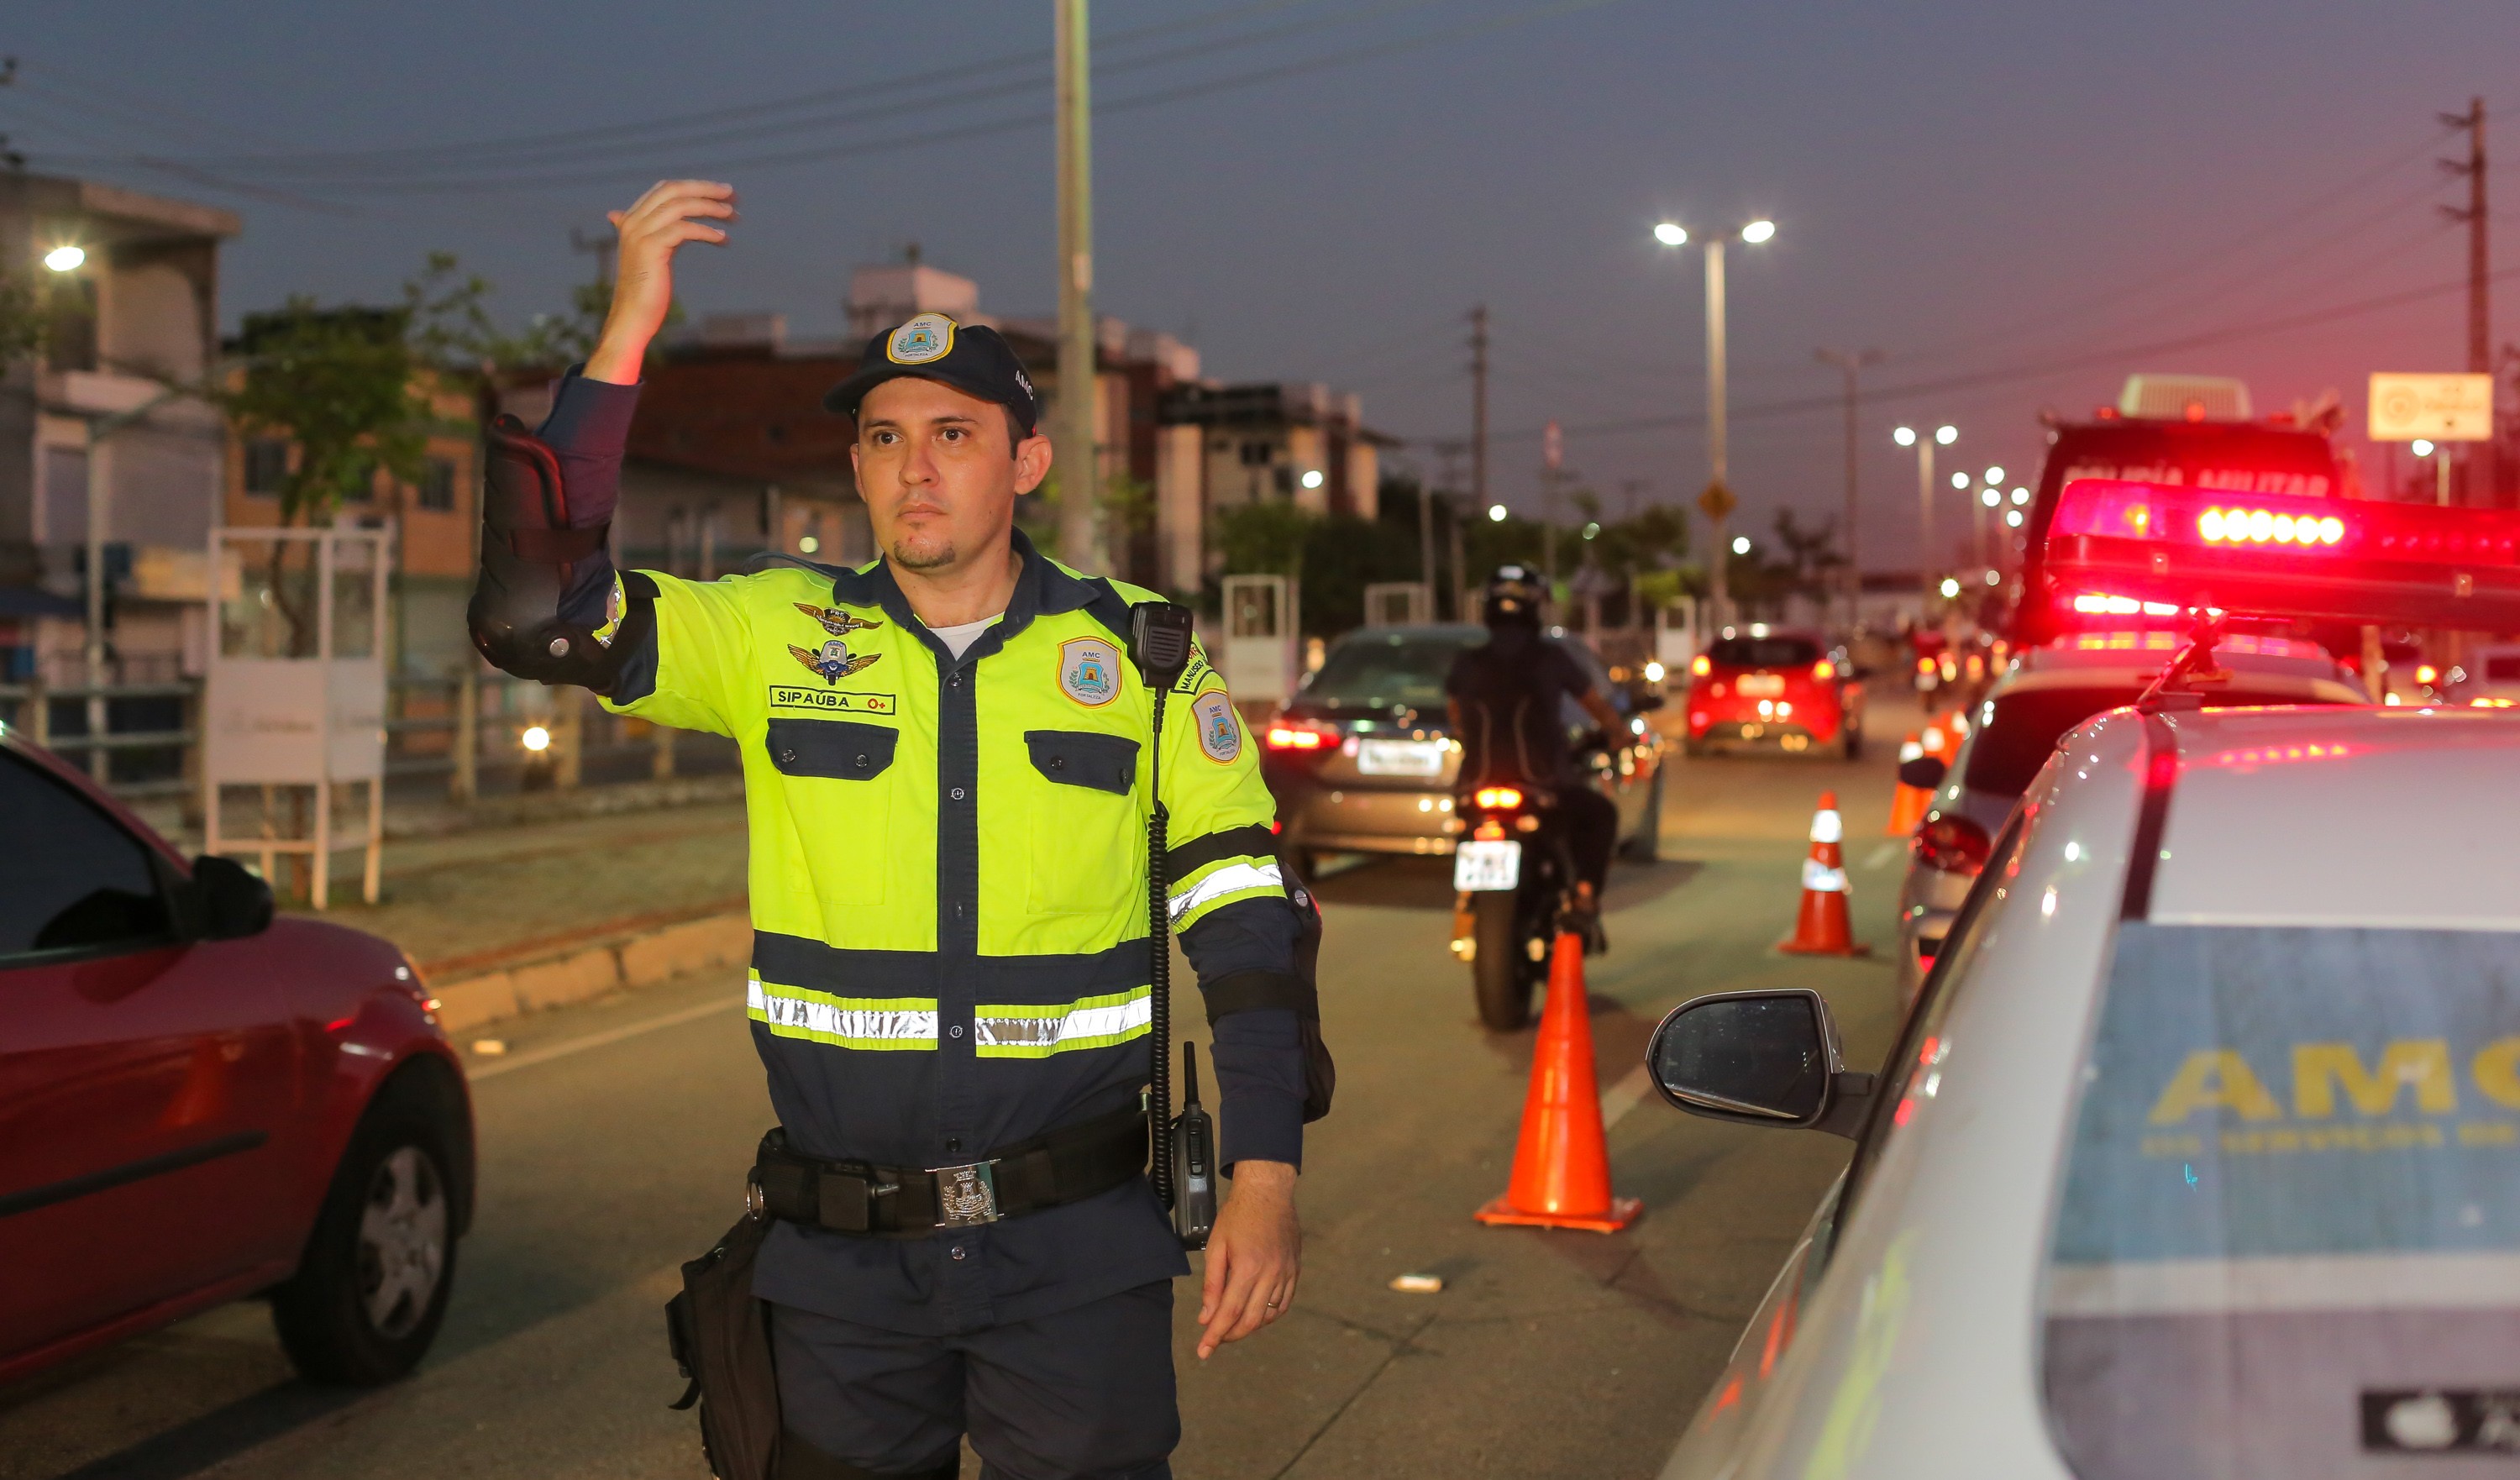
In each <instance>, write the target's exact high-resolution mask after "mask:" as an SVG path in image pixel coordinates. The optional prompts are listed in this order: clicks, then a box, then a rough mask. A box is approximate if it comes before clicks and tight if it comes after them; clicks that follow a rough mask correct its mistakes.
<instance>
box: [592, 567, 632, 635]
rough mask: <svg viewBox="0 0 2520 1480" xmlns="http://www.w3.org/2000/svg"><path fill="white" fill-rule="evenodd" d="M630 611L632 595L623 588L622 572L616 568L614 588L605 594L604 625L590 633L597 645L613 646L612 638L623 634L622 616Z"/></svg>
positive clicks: (613, 580) (613, 575)
mask: <svg viewBox="0 0 2520 1480" xmlns="http://www.w3.org/2000/svg"><path fill="white" fill-rule="evenodd" d="M629 611H630V597H629V594H628V593H627V592H625V591H623V590H622V589H621V572H619V571H617V570H616V571H614V572H612V589H611V590H609V591H607V592H606V593H605V594H604V625H603V626H601V627H598V628H596V629H595V631H593V632H592V633H590V634H588V635H589V636H591V637H593V638H594V639H595V646H597V647H599V648H609V647H611V646H612V640H613V639H614V638H616V637H618V636H620V635H621V618H622V617H624V616H626V615H628V614H629Z"/></svg>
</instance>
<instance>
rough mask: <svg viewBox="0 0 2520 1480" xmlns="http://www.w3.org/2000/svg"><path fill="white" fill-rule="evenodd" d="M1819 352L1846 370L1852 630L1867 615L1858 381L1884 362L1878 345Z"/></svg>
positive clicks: (1848, 602) (1847, 545) (1847, 541)
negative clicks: (1860, 546) (1859, 534)
mask: <svg viewBox="0 0 2520 1480" xmlns="http://www.w3.org/2000/svg"><path fill="white" fill-rule="evenodd" d="M1816 353H1817V354H1818V356H1819V358H1820V362H1821V363H1822V364H1823V365H1834V366H1836V367H1837V368H1838V369H1839V370H1841V371H1843V372H1845V375H1846V526H1845V528H1846V534H1845V536H1844V540H1845V544H1844V548H1845V551H1846V626H1847V630H1848V631H1850V632H1852V631H1853V630H1854V629H1855V624H1856V623H1857V622H1858V621H1860V620H1861V619H1862V618H1863V615H1864V565H1863V562H1862V561H1859V560H1858V559H1857V558H1856V553H1855V552H1856V544H1855V521H1856V510H1857V508H1858V507H1859V506H1858V503H1857V500H1856V475H1855V470H1856V464H1857V462H1858V459H1857V457H1856V450H1855V424H1856V406H1857V400H1858V397H1859V394H1860V391H1859V388H1858V386H1857V384H1856V379H1857V377H1858V376H1859V375H1861V374H1862V373H1863V371H1864V368H1865V367H1866V366H1868V365H1878V364H1880V363H1881V351H1879V350H1877V349H1823V350H1819V351H1816Z"/></svg>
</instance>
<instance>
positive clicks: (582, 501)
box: [535, 365, 653, 667]
mask: <svg viewBox="0 0 2520 1480" xmlns="http://www.w3.org/2000/svg"><path fill="white" fill-rule="evenodd" d="M584 368H585V367H583V366H579V365H572V366H570V367H569V368H568V373H567V374H566V375H563V376H562V377H561V382H560V389H559V391H558V393H556V394H555V395H554V396H553V397H552V409H551V415H550V416H548V417H545V418H544V419H543V425H542V426H541V427H540V428H539V429H538V430H537V431H536V433H535V435H537V436H539V437H541V438H542V439H543V441H544V443H545V444H546V445H548V446H549V447H550V448H551V450H552V452H553V454H554V455H555V456H556V457H558V458H559V459H560V475H561V486H562V487H563V488H565V489H567V490H568V522H569V527H571V528H573V529H594V528H597V527H600V526H601V525H604V524H606V523H608V522H610V521H611V518H612V515H613V512H614V510H615V509H616V508H618V507H619V505H620V503H621V458H622V454H623V452H624V451H625V450H626V449H627V448H628V447H629V445H630V419H631V417H632V415H633V414H635V413H636V412H637V411H638V409H639V387H638V386H636V385H615V384H613V383H611V382H610V381H590V380H588V379H587V378H586V377H585V376H584V375H582V374H580V373H579V372H580V371H581V370H583V369H584ZM614 574H615V571H614V570H613V567H612V558H611V556H610V555H609V554H608V553H607V552H604V551H598V552H596V554H595V555H594V556H592V557H591V558H589V559H587V560H583V561H578V562H577V564H576V566H575V567H574V568H573V569H572V570H571V571H570V576H569V583H568V590H567V591H566V592H565V593H563V594H562V597H561V608H560V614H561V617H562V620H563V621H583V622H586V623H587V624H588V625H590V626H591V625H594V624H595V623H598V622H601V621H603V620H604V617H603V612H604V605H605V601H606V599H607V598H608V597H609V596H610V595H611V593H612V580H613V576H614ZM649 666H650V667H652V666H653V665H652V664H650V665H649Z"/></svg>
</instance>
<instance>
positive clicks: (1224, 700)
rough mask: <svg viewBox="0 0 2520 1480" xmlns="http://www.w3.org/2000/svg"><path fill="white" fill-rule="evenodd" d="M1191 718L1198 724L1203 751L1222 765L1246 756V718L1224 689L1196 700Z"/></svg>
mask: <svg viewBox="0 0 2520 1480" xmlns="http://www.w3.org/2000/svg"><path fill="white" fill-rule="evenodd" d="M1190 712H1191V717H1192V718H1193V719H1194V720H1196V721H1197V722H1198V748H1199V752H1200V753H1201V754H1203V755H1205V756H1206V757H1207V758H1208V759H1209V760H1212V761H1214V762H1216V763H1217V764H1218V765H1220V766H1225V765H1232V764H1233V763H1234V761H1235V759H1236V758H1237V757H1238V756H1240V755H1241V754H1242V716H1240V715H1238V714H1237V713H1235V712H1234V700H1233V699H1232V698H1230V697H1228V696H1227V695H1226V692H1225V691H1224V690H1222V689H1211V690H1209V691H1208V692H1207V693H1205V694H1202V695H1199V696H1198V697H1197V698H1196V699H1194V700H1193V701H1192V703H1191V706H1190Z"/></svg>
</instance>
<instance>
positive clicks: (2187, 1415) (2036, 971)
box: [1646, 479, 2520, 1480]
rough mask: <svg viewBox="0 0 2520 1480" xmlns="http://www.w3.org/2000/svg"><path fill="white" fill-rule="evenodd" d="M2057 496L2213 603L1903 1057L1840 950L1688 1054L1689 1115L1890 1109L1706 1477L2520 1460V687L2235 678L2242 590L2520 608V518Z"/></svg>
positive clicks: (2240, 1469)
mask: <svg viewBox="0 0 2520 1480" xmlns="http://www.w3.org/2000/svg"><path fill="white" fill-rule="evenodd" d="M2050 513H2051V517H2050V518H2049V519H2048V523H2047V527H2046V531H2045V541H2046V543H2045V547H2044V550H2043V557H2044V563H2045V566H2046V568H2047V569H2048V572H2049V573H2050V576H2051V578H2052V579H2054V580H2055V581H2056V582H2057V583H2058V584H2059V586H2060V587H2063V588H2066V589H2074V588H2078V587H2079V588H2083V589H2093V590H2106V591H2111V592H2117V593H2122V594H2124V595H2126V596H2127V597H2129V598H2130V599H2133V600H2136V601H2138V602H2150V603H2154V604H2157V605H2166V606H2169V607H2171V608H2172V609H2173V610H2175V611H2177V612H2179V613H2181V614H2182V616H2183V619H2184V620H2185V622H2186V623H2187V635H2186V640H2185V641H2184V642H2183V644H2181V646H2180V647H2179V650H2178V651H2177V652H2176V654H2175V655H2174V656H2173V657H2172V658H2171V659H2170V661H2169V662H2168V663H2167V664H2166V665H2165V667H2164V668H2163V670H2162V671H2161V673H2160V674H2159V676H2158V677H2157V679H2156V681H2155V682H2154V683H2153V684H2152V685H2151V686H2150V687H2149V688H2148V689H2147V690H2146V692H2145V693H2144V694H2143V695H2141V696H2140V697H2139V698H2138V701H2137V702H2136V703H2134V704H2133V705H2131V706H2128V707H2123V708H2118V709H2113V710H2110V711H2109V712H2107V713H2105V714H2102V715H2099V716H2097V717H2096V718H2093V719H2092V720H2090V721H2088V722H2086V723H2085V724H2083V725H2081V726H2080V727H2078V728H2077V729H2075V730H2073V731H2072V732H2070V733H2069V734H2068V735H2067V736H2066V737H2065V739H2064V740H2062V741H2061V742H2060V743H2059V745H2058V746H2057V748H2056V750H2055V751H2054V753H2053V754H2052V755H2051V756H2050V757H2049V758H2048V762H2047V764H2046V766H2045V767H2044V768H2043V769H2042V770H2041V771H2040V772H2039V774H2038V776H2037V777H2036V778H2034V779H2033V781H2032V782H2031V784H2030V785H2029V786H2028V787H2027V788H2026V790H2025V791H2024V793H2023V796H2022V798H2021V801H2020V802H2019V804H2018V805H2017V806H2016V807H2015V808H2014V810H2013V812H2012V814H2011V816H2010V817H2009V818H2008V819H2007V820H2006V821H2005V823H2004V825H2003V829H2002V831H2001V834H2000V835H1999V836H1998V837H1997V839H1996V840H1995V842H1994V843H1993V845H1992V847H1991V849H1990V851H1989V855H1988V857H1987V860H1986V862H1985V865H1984V867H1983V868H1982V869H1981V870H1980V872H1979V873H1978V875H1977V878H1976V882H1975V884H1974V885H1973V887H1972V888H1971V889H1970V891H1969V894H1968V897H1967V899H1966V901H1965V902H1964V903H1963V904H1962V905H1961V907H1960V910H1959V913H1958V919H1956V920H1955V921H1954V923H1953V927H1952V930H1951V933H1950V935H1949V937H1948V938H1947V939H1946V941H1945V943H1944V946H1943V949H1942V950H1941V951H1940V952H1939V953H1938V954H1937V956H1936V958H1935V960H1934V964H1933V968H1932V970H1931V972H1930V973H1929V974H1928V975H1927V976H1926V978H1925V981H1924V983H1923V986H1922V989H1921V992H1920V994H1919V996H1918V999H1917V1002H1916V1004H1915V1006H1914V1007H1913V1009H1911V1010H1910V1012H1909V1013H1908V1014H1907V1016H1906V1018H1905V1020H1904V1022H1903V1025H1902V1027H1901V1029H1900V1031H1899V1034H1898V1036H1897V1038H1896V1040H1895V1041H1894V1044H1893V1046H1892V1048H1891V1050H1890V1053H1889V1054H1888V1056H1887V1058H1886V1059H1885V1060H1883V1061H1882V1062H1880V1063H1878V1064H1870V1065H1859V1064H1851V1063H1849V1062H1848V1061H1847V1060H1846V1058H1845V1054H1844V1052H1843V1050H1842V1048H1841V1046H1840V1044H1839V1041H1838V1037H1837V1033H1836V1029H1835V1026H1834V1024H1833V1022H1832V1020H1831V1016H1830V1013H1829V1010H1828V1008H1827V1005H1826V1004H1825V1003H1824V1002H1823V1000H1822V998H1821V997H1820V995H1819V994H1818V993H1817V992H1812V991H1808V990H1801V989H1777V988H1760V989H1756V990H1749V991H1735V992H1727V993H1719V994H1716V995H1714V996H1710V997H1701V998H1698V999H1695V1000H1693V1001H1690V1002H1688V1003H1685V1004H1683V1005H1682V1006H1681V1007H1679V1008H1678V1009H1674V1011H1673V1012H1672V1013H1671V1014H1670V1015H1669V1016H1668V1017H1666V1018H1665V1019H1664V1020H1663V1022H1662V1023H1661V1025H1660V1026H1659V1027H1658V1028H1657V1030H1656V1031H1655V1034H1654V1036H1653V1039H1652V1042H1651V1044H1650V1045H1649V1047H1648V1049H1647V1052H1646V1064H1647V1067H1648V1070H1649V1072H1650V1074H1651V1077H1652V1079H1653V1081H1654V1083H1655V1084H1656V1086H1657V1087H1658V1088H1659V1090H1660V1091H1661V1093H1662V1095H1663V1096H1664V1098H1665V1099H1668V1100H1669V1101H1670V1102H1672V1103H1673V1104H1675V1105H1677V1106H1678V1107H1679V1108H1681V1109H1683V1110H1686V1111H1688V1112H1689V1113H1691V1114H1695V1115H1701V1116H1707V1117H1711V1118H1715V1119H1720V1120H1729V1121H1733V1122H1734V1123H1737V1124H1743V1125H1757V1126H1768V1127H1773V1128H1780V1129H1784V1128H1803V1129H1811V1130H1818V1131H1821V1132H1823V1133H1828V1134H1834V1135H1839V1136H1844V1137H1847V1138H1850V1139H1851V1140H1852V1141H1853V1142H1854V1152H1853V1157H1852V1160H1851V1162H1850V1164H1849V1167H1848V1169H1847V1171H1846V1173H1845V1174H1844V1175H1843V1176H1842V1177H1841V1179H1840V1180H1839V1181H1838V1183H1837V1184H1836V1185H1835V1187H1833V1188H1831V1189H1830V1191H1829V1192H1828V1193H1827V1194H1826V1196H1825V1198H1824V1199H1823V1202H1822V1204H1821V1205H1820V1207H1819V1208H1818V1209H1817V1210H1816V1212H1815V1213H1814V1216H1813V1218H1812V1220H1811V1223H1810V1225H1809V1227H1808V1228H1807V1230H1806V1232H1805V1233H1804V1235H1803V1236H1802V1238H1801V1239H1800V1240H1798V1242H1797V1243H1796V1245H1795V1247H1794V1249H1793V1250H1792V1252H1791V1254H1790V1255H1789V1257H1788V1258H1787V1260H1786V1262H1785V1265H1784V1267H1783V1269H1782V1270H1781V1271H1780V1272H1779V1273H1778V1277H1777V1279H1776V1281H1775V1283H1774V1284H1773V1285H1772V1287H1771V1288H1770V1290H1769V1292H1768V1294H1767V1296H1766V1298H1765V1300H1764V1301H1763V1302H1762V1304H1761V1306H1760V1308H1759V1310H1758V1311H1757V1312H1756V1313H1755V1314H1754V1315H1753V1317H1752V1318H1751V1322H1750V1325H1749V1327H1748V1329H1747V1330H1746V1331H1745V1332H1744V1333H1743V1335H1742V1337H1741V1339H1740V1342H1739V1344H1738V1345H1737V1346H1736V1347H1735V1349H1734V1351H1733V1357H1732V1360H1731V1362H1730V1363H1729V1365H1728V1366H1727V1368H1726V1369H1725V1370H1724V1372H1723V1373H1722V1374H1721V1375H1720V1376H1719V1377H1718V1379H1717V1381H1716V1383H1715V1385H1714V1387H1713V1389H1712V1390H1711V1391H1710V1392H1709V1393H1708V1394H1707V1396H1706V1399H1705V1401H1704V1404H1703V1406H1702V1407H1701V1408H1700V1409H1699V1410H1698V1413H1697V1415H1696V1418H1695V1419H1694V1421H1693V1422H1692V1423H1691V1424H1690V1425H1689V1427H1688V1431H1687V1433H1686V1434H1685V1435H1684V1437H1683V1438H1682V1440H1681V1443H1680V1447H1679V1449H1678V1451H1677V1452H1676V1453H1675V1454H1674V1455H1673V1456H1672V1458H1671V1459H1670V1462H1669V1464H1668V1465H1667V1467H1666V1468H1665V1469H1664V1471H1663V1475H1664V1477H1665V1480H1699V1477H1706V1480H1713V1477H1716V1476H1724V1477H1729V1480H1784V1477H1787V1476H1795V1477H1800V1476H1807V1475H1827V1476H1832V1477H1846V1480H1910V1477H1913V1480H1924V1477H1927V1476H1944V1475H1950V1474H1955V1473H1965V1474H1988V1475H1996V1474H2001V1475H2005V1476H2010V1477H2022V1480H2065V1477H2066V1476H2069V1475H2071V1476H2076V1477H2079V1480H2138V1477H2140V1480H2190V1477H2193V1480H2206V1477H2221V1476H2230V1475H2319V1476H2356V1475H2374V1476H2377V1475H2396V1474H2412V1473H2416V1472H2417V1471H2418V1470H2420V1471H2421V1472H2422V1473H2425V1474H2431V1473H2434V1472H2436V1470H2438V1471H2439V1472H2440V1473H2444V1474H2449V1473H2453V1472H2456V1473H2462V1474H2465V1473H2476V1474H2484V1473H2509V1472H2510V1469H2511V1466H2512V1465H2513V1463H2514V1462H2515V1460H2520V893H2515V891H2514V890H2513V888H2512V887H2511V881H2512V879H2513V878H2514V876H2515V871H2514V867H2513V862H2512V851H2513V849H2514V847H2515V846H2520V841H2515V840H2520V788H2515V787H2514V786H2512V785H2510V777H2511V776H2512V775H2513V774H2514V771H2515V770H2516V769H2520V714H2514V713H2513V711H2511V710H2507V709H2498V708H2490V707H2489V708H2474V707H2467V706H2463V705H2462V706H2453V705H2406V706H2399V707H2374V706H2345V705H2323V706H2316V707H2281V708H2266V709H2256V710H2222V711H2214V710H2208V709H2206V708H2204V707H2203V698H2204V692H2206V691H2209V690H2210V689H2211V687H2212V684H2211V681H2212V679H2213V678H2214V677H2215V676H2216V675H2217V673H2218V672H2219V671H2220V667H2221V664H2220V660H2219V659H2218V657H2217V651H2218V646H2219V645H2220V644H2221V643H2222V641H2223V639H2224V634H2225V631H2226V627H2227V623H2228V621H2229V620H2230V619H2231V618H2232V617H2234V616H2236V615H2238V614H2242V613H2270V614H2276V615H2288V616H2296V617H2306V618H2323V619H2332V620H2342V621H2349V622H2355V623H2372V624H2380V623H2391V622H2404V623H2408V624H2411V625H2416V626H2424V627H2434V628H2467V629H2481V630H2488V631H2512V630H2520V514H2512V513H2505V512H2498V511H2472V510H2457V509H2435V508H2428V507H2420V506H2409V505H2395V504H2379V503H2365V502H2360V501H2353V500H2341V499H2329V498H2321V497H2312V496H2300V495H2283V494H2259V493H2255V492H2251V493H2234V492H2232V491H2229V490H2224V489H2214V488H2199V487H2194V486H2171V485H2165V484H2159V483H2147V482H2140V481H2130V480H2121V479H2078V480H2076V481H2074V482H2072V483H2070V484H2068V485H2066V486H2065V487H2064V488H2063V489H2062V490H2061V493H2060V497H2059V498H2058V499H2057V501H2056V504H2055V507H2054V508H2053V510H2052V511H2050ZM2427 1458H2431V1459H2440V1460H2443V1461H2446V1465H2447V1467H2445V1466H2444V1465H2442V1464H2435V1465H2424V1464H2419V1463H2412V1462H2410V1461H2416V1460H2420V1459H2427ZM2462 1461H2464V1462H2463V1463H2462Z"/></svg>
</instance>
